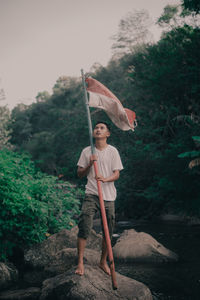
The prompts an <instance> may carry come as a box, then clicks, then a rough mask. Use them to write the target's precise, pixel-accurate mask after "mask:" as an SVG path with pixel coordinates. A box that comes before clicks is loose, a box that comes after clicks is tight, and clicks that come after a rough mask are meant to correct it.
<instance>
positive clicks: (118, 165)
mask: <svg viewBox="0 0 200 300" xmlns="http://www.w3.org/2000/svg"><path fill="white" fill-rule="evenodd" d="M115 170H119V171H120V170H123V165H122V161H121V158H120V155H119V152H118V150H117V149H114V151H113V157H112V171H115Z"/></svg>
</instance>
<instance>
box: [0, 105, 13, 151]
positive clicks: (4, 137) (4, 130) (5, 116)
mask: <svg viewBox="0 0 200 300" xmlns="http://www.w3.org/2000/svg"><path fill="white" fill-rule="evenodd" d="M9 121H10V111H9V109H8V108H7V107H6V106H0V150H1V149H2V148H4V147H8V148H9V147H11V144H10V143H9V140H10V136H9V135H10V133H11V131H10V130H9V128H8V123H9Z"/></svg>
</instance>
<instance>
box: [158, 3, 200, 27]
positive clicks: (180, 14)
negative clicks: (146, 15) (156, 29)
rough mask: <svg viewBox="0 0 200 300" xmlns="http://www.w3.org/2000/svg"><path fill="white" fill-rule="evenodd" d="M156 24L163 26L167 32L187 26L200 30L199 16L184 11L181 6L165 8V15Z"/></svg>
mask: <svg viewBox="0 0 200 300" xmlns="http://www.w3.org/2000/svg"><path fill="white" fill-rule="evenodd" d="M156 24H158V25H159V26H161V27H162V28H163V29H164V30H165V31H170V30H174V29H175V28H178V27H183V26H184V25H186V24H187V25H189V26H191V27H193V28H198V27H199V24H200V18H199V16H198V15H195V14H194V13H192V12H189V11H188V10H185V9H183V7H181V5H167V6H165V7H164V10H163V13H162V15H161V16H160V18H159V19H158V20H157V22H156Z"/></svg>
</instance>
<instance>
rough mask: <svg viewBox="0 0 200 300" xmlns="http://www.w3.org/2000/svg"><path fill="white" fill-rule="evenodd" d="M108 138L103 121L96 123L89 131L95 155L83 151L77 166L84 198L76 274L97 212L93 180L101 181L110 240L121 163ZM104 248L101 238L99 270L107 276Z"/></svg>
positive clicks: (104, 242) (79, 269)
mask: <svg viewBox="0 0 200 300" xmlns="http://www.w3.org/2000/svg"><path fill="white" fill-rule="evenodd" d="M109 136H110V128H109V126H108V124H107V123H105V122H98V123H97V124H96V125H95V127H94V130H93V137H94V138H95V155H91V147H90V146H89V147H86V148H85V149H83V151H82V153H81V156H80V158H79V161H78V163H77V165H78V176H79V177H80V178H82V177H84V176H87V185H86V190H85V199H84V201H83V205H82V210H81V215H80V217H79V224H78V227H79V233H78V245H77V247H78V266H77V269H76V272H75V273H76V274H78V275H83V274H84V264H83V256H84V250H85V246H86V240H87V238H88V236H89V234H90V231H91V229H92V226H93V217H94V215H95V213H96V211H97V210H100V205H99V198H98V189H97V182H96V180H100V181H101V183H102V184H101V186H102V193H103V199H104V205H105V209H106V216H107V221H108V228H109V233H110V237H112V233H113V227H114V221H115V205H114V204H115V202H114V201H115V199H116V189H115V185H114V181H115V180H117V179H118V178H119V173H120V170H122V169H123V166H122V162H121V159H120V156H119V153H118V151H117V149H116V148H115V147H113V146H111V145H109V144H107V138H108V137H109ZM95 160H97V162H98V169H99V174H98V175H97V177H96V176H95V172H94V167H93V162H94V161H95ZM107 255H108V251H107V247H106V241H105V237H104V235H103V240H102V254H101V259H100V268H101V269H103V270H104V271H105V272H106V273H107V274H109V275H110V268H109V266H108V264H107Z"/></svg>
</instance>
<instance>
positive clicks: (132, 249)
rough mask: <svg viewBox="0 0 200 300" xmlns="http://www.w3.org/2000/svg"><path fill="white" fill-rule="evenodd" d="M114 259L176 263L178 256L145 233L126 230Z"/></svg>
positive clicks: (118, 242)
mask: <svg viewBox="0 0 200 300" xmlns="http://www.w3.org/2000/svg"><path fill="white" fill-rule="evenodd" d="M113 253H114V257H115V258H116V259H120V260H125V261H140V262H153V263H162V262H176V261H178V255H177V254H176V253H174V252H172V251H170V250H168V249H167V248H165V247H164V246H163V245H162V244H160V243H159V242H158V241H156V240H155V239H154V238H153V237H152V236H151V235H149V234H147V233H145V232H137V231H135V230H134V229H130V230H125V231H124V232H123V233H122V235H121V236H120V238H119V239H118V240H117V242H116V244H115V246H114V247H113Z"/></svg>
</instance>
